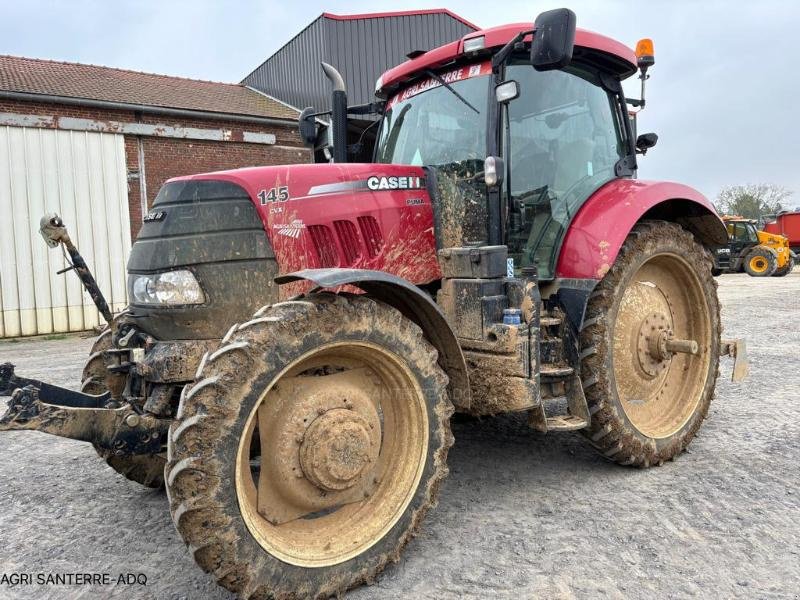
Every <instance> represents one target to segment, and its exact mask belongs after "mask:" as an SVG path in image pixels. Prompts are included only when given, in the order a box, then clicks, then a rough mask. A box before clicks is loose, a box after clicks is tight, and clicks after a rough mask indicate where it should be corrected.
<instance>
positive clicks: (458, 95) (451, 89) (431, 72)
mask: <svg viewBox="0 0 800 600" xmlns="http://www.w3.org/2000/svg"><path fill="white" fill-rule="evenodd" d="M425 74H426V75H429V76H430V77H432V78H433V79H435V80H436V81H438V82H439V83H441V84H442V85H443V86H444V87H446V88H447V89H448V90H449V91H450V92H451V93H452V94H453V95H454V96H455V97H456V98H458V99H459V100H461V101H462V102H463V103H464V104H466V105H467V106H469V107H470V108H471V109H472V110H474V111H475V112H476V113H478V114H481V111H479V110H478V109H477V108H475V107H474V106H472V104H470V103H469V101H468V100H467V99H466V98H464V96H462V95H461V94H459V93H458V92H457V91H455V90H454V89H453V86H452V85H450V84H449V83H447V82H446V81H445V80H444V78H443V77H442V76H441V75H438V74H437V73H434V72H433V71H431V70H430V69H425Z"/></svg>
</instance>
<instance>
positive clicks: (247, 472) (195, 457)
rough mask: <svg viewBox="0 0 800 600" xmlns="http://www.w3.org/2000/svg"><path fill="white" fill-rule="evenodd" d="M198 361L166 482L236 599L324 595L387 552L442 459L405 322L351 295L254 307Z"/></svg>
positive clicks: (175, 509)
mask: <svg viewBox="0 0 800 600" xmlns="http://www.w3.org/2000/svg"><path fill="white" fill-rule="evenodd" d="M232 331H233V333H232V334H230V335H229V336H226V339H224V340H223V342H222V344H221V346H220V348H219V349H218V350H217V351H216V352H214V353H213V354H211V355H209V356H208V357H207V358H205V359H204V360H203V363H202V367H201V371H200V373H199V376H198V379H197V380H196V382H195V383H194V384H193V385H192V386H189V387H187V391H186V392H185V393H184V395H183V397H182V399H181V404H180V410H179V414H178V416H177V418H176V422H175V424H174V425H173V426H172V428H171V430H170V437H169V457H168V465H167V470H166V472H167V483H166V486H167V492H168V494H169V497H170V510H171V513H172V517H173V520H174V522H175V525H176V527H177V529H178V531H179V533H180V534H181V536H182V537H183V539H184V541H185V542H186V543H187V544H188V545H189V547H190V548H192V549H193V551H194V557H195V559H196V561H197V562H198V563H199V565H200V566H201V567H202V568H203V569H204V570H206V571H209V572H212V573H213V574H214V575H215V577H216V578H217V580H218V582H219V583H220V585H223V586H224V587H226V588H227V589H229V590H231V591H234V592H236V593H238V594H239V595H240V597H242V598H268V597H270V598H271V597H275V598H288V597H291V598H294V597H309V598H316V597H328V596H330V595H333V594H338V593H341V592H342V591H344V590H346V589H348V588H350V587H353V586H355V585H357V584H359V583H361V582H364V581H368V580H371V579H372V578H373V577H374V576H375V575H376V574H377V573H378V572H380V571H381V570H382V569H383V567H384V566H385V565H386V564H387V563H388V562H389V561H395V560H397V559H398V558H399V554H400V551H401V550H402V548H403V546H404V545H405V544H406V543H407V542H408V541H409V539H410V538H411V536H412V534H413V532H414V530H415V529H416V528H417V527H418V525H419V523H420V521H421V520H422V518H423V516H424V515H425V513H426V512H427V511H428V509H429V508H430V507H431V505H432V504H433V503H434V501H435V497H436V494H437V490H438V488H439V484H440V483H441V481H442V479H443V478H444V477H445V475H446V473H447V467H446V457H447V451H448V448H449V447H450V445H451V444H452V439H453V438H452V434H451V433H450V426H449V418H450V415H451V414H452V410H453V409H452V405H451V403H450V401H449V399H448V396H447V393H446V383H447V378H446V376H445V374H444V372H443V371H442V370H441V368H440V367H439V366H438V365H437V362H436V351H435V350H434V349H433V348H432V347H431V346H430V345H429V344H428V343H427V341H426V340H425V339H424V338H423V337H422V332H421V331H420V329H419V328H418V327H417V326H416V325H415V324H413V323H412V322H410V321H409V320H407V319H405V318H404V317H403V316H402V315H401V314H400V313H398V312H397V311H396V310H394V309H392V308H390V307H389V306H387V305H384V304H381V303H379V302H375V301H373V300H370V299H368V298H364V297H350V296H336V295H331V294H317V295H312V296H309V297H308V298H306V299H303V300H299V301H291V302H284V303H281V304H277V305H275V306H272V307H267V308H265V309H263V310H262V311H259V313H257V314H256V316H255V317H254V318H253V320H252V321H249V322H248V323H245V324H243V325H241V326H239V327H238V328H234V329H233V330H232Z"/></svg>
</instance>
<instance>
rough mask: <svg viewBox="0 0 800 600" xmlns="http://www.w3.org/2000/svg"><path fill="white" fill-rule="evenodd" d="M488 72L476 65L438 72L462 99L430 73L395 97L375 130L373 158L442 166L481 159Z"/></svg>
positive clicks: (382, 161) (380, 161) (485, 66)
mask: <svg viewBox="0 0 800 600" xmlns="http://www.w3.org/2000/svg"><path fill="white" fill-rule="evenodd" d="M490 71H491V68H490V67H489V66H488V64H486V65H484V64H478V65H470V66H465V67H461V68H459V69H455V70H453V71H448V72H446V73H441V74H440V75H441V78H442V79H444V81H446V82H447V83H448V84H449V85H450V86H451V87H452V88H453V90H454V91H456V92H457V93H458V95H460V96H462V98H463V100H466V101H467V102H466V103H465V102H464V101H463V100H462V99H460V98H458V96H457V95H456V94H454V93H453V91H451V90H449V89H447V88H446V87H445V86H443V85H442V84H441V83H440V82H439V81H437V80H436V78H434V77H431V78H429V79H427V80H425V81H422V82H420V83H417V84H415V85H413V86H410V87H408V88H406V89H405V90H403V91H402V92H400V93H399V94H397V95H396V96H394V97H393V98H392V99H391V100H390V101H389V108H388V110H387V111H386V113H385V115H384V118H383V122H382V123H381V129H380V132H379V134H378V143H377V151H376V160H377V162H379V163H391V164H405V165H416V166H423V165H424V166H445V165H453V164H455V163H464V162H466V161H470V160H483V159H484V157H485V156H486V102H487V99H488V95H489V88H488V86H489V79H490V78H489V73H490ZM468 104H469V105H472V106H469V105H468Z"/></svg>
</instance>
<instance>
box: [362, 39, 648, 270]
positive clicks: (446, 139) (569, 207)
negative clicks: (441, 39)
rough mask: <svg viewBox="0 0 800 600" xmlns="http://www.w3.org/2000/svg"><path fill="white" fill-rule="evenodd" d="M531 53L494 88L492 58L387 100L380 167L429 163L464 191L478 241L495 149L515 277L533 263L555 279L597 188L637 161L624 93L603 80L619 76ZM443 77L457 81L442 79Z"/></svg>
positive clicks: (505, 68) (482, 237)
mask: <svg viewBox="0 0 800 600" xmlns="http://www.w3.org/2000/svg"><path fill="white" fill-rule="evenodd" d="M528 54H529V53H528V52H526V51H525V50H520V51H519V52H515V53H513V55H512V56H511V57H510V58H509V59H508V61H507V62H506V63H505V64H503V65H502V66H501V68H500V69H499V72H498V77H499V78H500V79H502V80H503V83H502V84H500V85H501V86H502V87H498V88H497V89H498V91H497V93H495V92H494V89H493V88H494V87H495V86H496V83H495V80H496V79H497V78H496V77H494V76H493V74H492V65H491V60H490V59H478V60H477V61H472V62H467V63H465V64H464V65H463V66H457V67H449V68H447V69H446V70H444V71H442V72H440V73H433V74H432V75H431V76H428V77H427V78H423V79H421V80H420V81H418V82H416V83H413V84H409V85H408V86H407V87H405V88H403V89H401V90H400V91H398V92H397V93H395V94H394V95H393V96H391V97H390V98H389V100H388V102H387V109H386V112H385V114H384V117H383V120H382V123H381V128H380V132H379V134H378V141H377V147H376V151H375V155H376V161H377V162H381V163H394V164H411V165H419V166H425V167H427V168H428V169H429V171H431V172H432V173H434V174H435V177H436V178H437V180H438V179H441V180H447V185H448V187H449V188H450V189H457V190H458V193H459V194H460V195H461V196H462V198H460V199H459V204H463V205H464V206H465V208H466V209H467V210H466V214H463V215H462V214H459V217H466V218H467V220H468V221H470V222H475V223H476V224H483V227H480V226H477V225H476V226H475V227H472V228H468V230H467V231H466V232H465V234H466V238H465V239H464V240H463V243H464V244H465V245H470V244H473V245H474V244H481V243H486V240H487V239H488V237H489V232H488V231H487V230H486V223H487V221H486V219H485V218H484V217H483V215H484V214H485V212H484V210H483V205H484V204H485V202H484V201H481V199H482V198H483V197H485V195H486V194H487V187H490V186H489V184H487V181H486V169H485V167H484V159H485V157H486V156H488V155H492V154H494V153H496V155H497V156H498V157H499V158H501V159H502V160H501V161H497V162H495V164H496V165H497V164H499V165H501V169H503V171H504V172H502V173H497V174H496V175H494V177H498V179H499V180H500V181H502V183H500V182H498V184H496V185H497V191H496V193H498V195H499V197H500V204H501V206H502V223H501V229H502V232H503V234H504V238H505V240H504V241H505V243H506V244H507V246H508V253H509V258H511V259H513V261H514V267H515V270H516V271H517V273H519V272H520V271H521V269H523V268H525V267H528V266H534V265H535V266H538V269H539V277H540V278H542V279H549V278H552V277H553V272H554V267H555V257H556V255H557V250H558V246H559V243H560V241H561V239H562V236H563V233H564V231H565V230H566V228H567V226H568V225H569V222H570V220H571V217H572V216H573V215H574V214H575V213H576V212H577V210H578V209H579V208H580V206H581V204H582V203H583V202H584V201H585V200H586V199H587V198H588V197H589V196H591V194H592V193H593V192H595V191H596V190H597V189H598V188H599V187H600V186H602V185H603V184H605V183H606V182H608V181H610V180H611V179H614V178H616V177H620V176H630V175H632V174H633V170H632V168H630V166H629V165H631V164H635V162H634V160H633V158H632V152H633V151H632V149H631V148H632V146H631V143H630V134H629V130H628V129H627V127H626V126H625V124H626V118H625V112H624V105H623V100H622V98H621V92H620V90H619V88H616V89H610V88H609V87H607V86H604V84H603V81H604V80H605V78H608V77H613V74H611V73H608V72H607V71H604V70H602V68H599V67H597V66H596V65H593V64H592V63H591V61H589V60H586V61H574V62H573V63H572V64H571V65H570V66H569V67H566V68H564V69H561V70H548V71H538V70H536V69H534V68H531V64H530V58H529V55H528ZM590 56H591V54H590ZM436 77H439V78H441V79H442V80H444V81H446V82H452V83H450V85H449V87H445V86H444V85H439V84H438V81H437V78H436ZM614 81H615V82H616V81H617V80H614ZM612 87H614V86H612ZM509 90H510V91H509ZM498 96H499V97H498ZM489 138H491V139H489ZM494 138H497V145H496V147H495V148H492V147H491V146H492V145H493V144H492V141H493V140H494ZM626 159H629V161H627V162H626ZM495 168H497V167H495ZM439 187H440V189H441V188H442V184H441V182H440V186H439ZM465 198H468V199H474V200H475V201H474V202H470V201H464V199H465ZM440 200H442V201H445V202H447V201H448V199H447V198H446V196H442V197H441V198H440ZM450 201H452V200H450ZM470 209H471V211H470ZM470 212H472V213H473V214H470Z"/></svg>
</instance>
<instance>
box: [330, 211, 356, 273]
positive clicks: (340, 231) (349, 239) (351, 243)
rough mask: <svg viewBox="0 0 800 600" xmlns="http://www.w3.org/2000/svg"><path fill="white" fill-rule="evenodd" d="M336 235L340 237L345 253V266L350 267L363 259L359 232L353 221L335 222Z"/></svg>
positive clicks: (340, 243)
mask: <svg viewBox="0 0 800 600" xmlns="http://www.w3.org/2000/svg"><path fill="white" fill-rule="evenodd" d="M333 226H334V228H335V229H336V235H337V236H338V237H339V245H340V246H341V247H342V252H343V253H344V260H345V265H342V266H350V265H353V264H355V262H356V261H357V260H358V259H359V258H361V244H360V243H359V241H358V232H357V231H356V226H355V225H354V224H353V222H352V221H334V222H333Z"/></svg>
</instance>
